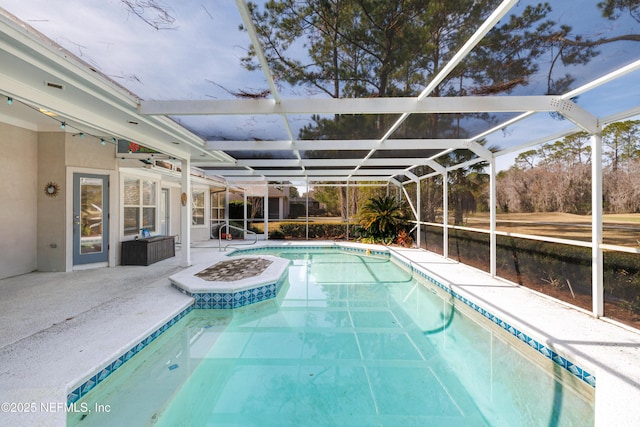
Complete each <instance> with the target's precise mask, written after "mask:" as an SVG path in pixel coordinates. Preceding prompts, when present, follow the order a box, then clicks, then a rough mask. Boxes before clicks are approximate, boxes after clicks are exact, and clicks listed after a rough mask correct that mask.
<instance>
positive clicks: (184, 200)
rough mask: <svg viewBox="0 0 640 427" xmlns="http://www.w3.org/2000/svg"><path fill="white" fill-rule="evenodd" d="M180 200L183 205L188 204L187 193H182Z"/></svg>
mask: <svg viewBox="0 0 640 427" xmlns="http://www.w3.org/2000/svg"><path fill="white" fill-rule="evenodd" d="M180 201H181V202H182V206H186V205H187V193H182V194H181V195H180Z"/></svg>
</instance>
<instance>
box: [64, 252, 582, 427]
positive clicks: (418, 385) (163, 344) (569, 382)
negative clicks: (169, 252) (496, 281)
mask: <svg viewBox="0 0 640 427" xmlns="http://www.w3.org/2000/svg"><path fill="white" fill-rule="evenodd" d="M252 253H253V254H260V253H269V254H272V255H276V256H280V257H283V258H287V259H290V260H291V265H290V267H289V270H288V277H287V279H286V281H285V282H284V283H283V284H282V288H281V291H280V293H279V295H278V297H277V299H274V300H269V301H264V302H261V303H259V304H255V305H251V306H246V307H242V308H240V309H237V310H233V311H217V310H193V311H191V312H190V313H189V314H188V315H186V316H185V317H184V318H183V319H181V320H180V321H179V322H177V323H176V325H174V326H173V327H171V328H169V329H168V330H167V331H166V332H165V333H164V334H162V335H161V336H160V337H159V338H157V339H156V340H155V341H154V342H153V343H151V344H150V345H149V346H147V347H146V348H145V349H143V350H142V351H140V353H138V354H137V355H136V356H135V357H133V358H132V359H131V360H130V361H129V362H127V363H126V364H125V365H123V366H122V367H121V368H120V369H118V370H117V371H115V373H113V374H112V375H111V376H109V377H108V378H107V379H106V380H105V381H104V382H102V383H101V384H100V385H99V386H97V387H96V388H95V389H93V390H92V391H91V392H90V393H89V394H87V395H86V396H85V397H84V398H83V399H82V400H81V401H80V403H83V402H84V403H86V404H87V405H88V407H90V408H93V407H95V405H96V404H98V405H103V407H107V406H106V405H108V407H109V408H110V411H109V412H96V411H94V412H92V413H88V414H87V413H84V414H77V413H76V414H70V415H69V419H68V421H69V424H70V425H81V426H89V425H114V423H115V424H117V423H118V421H117V419H116V417H118V419H121V420H123V421H122V422H123V423H124V424H126V425H149V424H154V425H158V426H165V425H166V426H175V425H189V426H193V425H230V424H233V425H350V426H351V425H390V426H391V425H393V426H397V425H403V426H404V425H442V424H454V425H505V426H506V425H509V426H511V425H532V426H533V425H543V424H544V425H560V426H562V425H581V426H582V425H592V424H593V418H594V417H593V394H594V393H593V388H592V387H590V386H588V385H587V384H586V383H584V382H583V381H580V380H577V379H576V378H575V376H572V375H571V374H570V373H569V372H568V371H567V370H565V369H562V368H559V367H558V365H557V364H554V363H553V362H552V361H551V360H550V359H547V358H544V357H542V356H541V355H540V354H539V353H538V352H536V351H535V350H533V349H531V347H529V346H527V345H526V344H524V343H522V342H520V341H518V340H517V339H514V338H513V337H512V336H511V335H510V334H509V333H508V332H506V331H504V330H502V329H500V328H496V327H494V326H495V325H493V324H492V322H491V321H490V320H488V319H487V318H485V317H482V316H478V315H477V313H475V312H474V310H473V309H471V308H470V307H469V306H467V305H466V304H463V303H461V302H460V301H459V300H457V299H455V298H453V297H452V296H451V295H450V294H446V293H444V292H442V291H441V290H440V289H439V288H437V287H436V286H433V285H432V284H431V283H428V282H426V281H425V280H424V279H423V278H422V277H419V276H418V277H416V276H417V275H416V273H415V272H412V271H410V270H407V269H406V268H403V267H402V266H399V265H398V264H397V263H396V262H395V261H394V260H393V259H391V258H390V257H388V256H384V255H380V254H377V255H376V254H372V255H365V254H363V253H348V252H345V251H343V250H335V249H332V250H329V249H306V250H303V251H301V250H299V249H298V250H280V251H278V250H273V249H272V250H268V252H266V251H264V250H261V251H253V252H252ZM119 417H122V418H119Z"/></svg>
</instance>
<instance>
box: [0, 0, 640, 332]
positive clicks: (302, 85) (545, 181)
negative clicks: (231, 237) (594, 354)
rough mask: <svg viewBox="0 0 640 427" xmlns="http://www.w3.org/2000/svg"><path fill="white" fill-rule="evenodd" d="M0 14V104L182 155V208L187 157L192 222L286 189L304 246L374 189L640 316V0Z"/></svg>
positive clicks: (631, 316) (127, 7) (346, 219)
mask: <svg viewBox="0 0 640 427" xmlns="http://www.w3.org/2000/svg"><path fill="white" fill-rule="evenodd" d="M17 3H19V4H17ZM0 6H2V7H4V8H5V9H6V10H5V11H4V13H3V14H2V27H3V31H2V39H1V40H0V43H1V45H0V47H1V51H0V52H1V54H2V58H1V63H2V66H1V68H0V73H1V74H2V80H3V83H2V84H1V86H0V90H1V92H2V95H4V96H5V98H6V100H7V102H5V103H3V107H2V111H0V113H1V114H3V115H11V114H13V112H15V111H17V110H18V109H22V111H23V113H24V114H31V115H38V117H40V116H42V120H45V121H48V123H52V124H53V125H55V127H56V128H58V127H61V126H62V127H65V128H66V129H67V132H69V131H71V132H73V133H74V134H75V135H81V136H83V135H86V139H87V140H92V141H93V142H92V143H94V144H102V145H105V144H115V143H116V142H117V141H118V140H127V141H134V142H135V143H137V144H140V145H141V146H144V147H147V148H148V149H149V151H148V152H147V153H146V154H144V155H140V154H138V153H131V152H129V153H127V152H117V154H116V156H117V157H119V158H121V161H122V162H123V164H124V162H131V161H134V162H138V163H137V166H136V167H144V168H147V169H150V170H155V169H157V168H159V165H158V163H159V162H164V163H165V164H168V165H169V169H171V170H172V171H178V169H179V170H180V173H181V174H182V175H181V178H180V180H179V182H180V185H181V189H182V193H183V194H184V195H185V197H186V200H184V201H183V205H186V206H187V207H188V206H191V205H192V203H193V200H192V192H191V191H190V188H191V187H190V185H191V183H190V181H189V176H190V174H189V171H192V172H193V174H196V175H198V176H199V177H200V178H202V179H211V180H215V183H216V185H215V188H216V190H215V191H213V190H212V191H211V201H207V206H208V207H209V208H210V212H206V214H205V213H204V202H203V204H202V206H195V205H194V206H195V209H202V210H203V221H211V222H228V221H229V220H230V218H229V211H230V206H229V203H230V201H232V200H233V198H234V197H235V198H236V199H237V200H239V201H240V202H241V205H242V204H244V206H247V199H248V198H251V199H254V200H257V201H261V203H262V204H263V205H262V207H261V209H262V210H261V212H262V214H261V215H262V217H263V218H264V220H263V221H264V228H263V229H262V230H260V233H264V235H265V236H266V237H268V235H269V229H270V227H271V229H275V222H277V221H282V220H286V219H287V218H289V217H290V216H291V215H290V212H284V211H285V210H286V209H289V207H288V206H289V201H288V200H287V198H288V197H289V196H290V194H285V193H282V194H284V195H283V196H282V197H281V198H279V196H277V195H275V194H274V191H280V192H283V189H290V188H296V189H297V191H298V196H299V197H298V200H299V204H301V205H302V206H303V208H302V209H298V214H299V216H298V218H297V220H298V222H299V223H300V224H303V225H304V227H305V230H306V232H305V234H304V236H303V237H301V238H309V231H308V230H309V222H310V220H311V221H313V219H312V218H310V215H309V210H310V202H309V199H310V197H309V195H310V194H311V196H313V194H314V192H315V193H316V194H317V193H318V192H321V191H322V189H326V188H332V189H337V191H336V192H335V193H334V194H335V196H334V197H337V198H339V199H340V202H341V205H342V213H341V216H342V221H341V222H340V224H342V225H343V226H344V227H345V228H344V230H345V231H344V233H342V234H341V235H340V238H343V239H354V238H356V237H357V236H356V235H355V232H354V231H352V228H351V227H350V226H352V225H355V224H357V222H358V215H357V212H356V211H355V208H354V206H355V204H354V203H353V200H349V198H350V197H352V198H353V197H356V192H357V190H355V189H363V188H378V189H380V192H382V193H384V194H389V195H392V196H394V197H398V198H399V199H401V200H402V201H403V203H404V206H405V207H406V209H407V211H408V212H409V213H410V218H409V220H410V223H411V225H410V231H411V234H412V236H413V240H414V245H415V246H417V247H419V248H423V249H425V250H428V251H433V252H436V253H439V254H441V255H443V256H444V257H448V258H453V259H456V260H459V261H461V262H463V263H466V264H469V265H472V266H474V267H476V268H479V269H481V270H484V271H486V272H487V273H488V274H490V275H491V276H499V277H503V278H505V279H508V280H511V281H514V282H516V283H519V284H521V285H524V286H528V287H531V288H533V289H535V290H537V291H540V292H543V293H547V294H549V295H551V296H554V297H556V298H559V299H562V300H564V301H566V302H568V303H570V304H572V305H575V306H578V307H581V308H583V309H585V310H588V311H590V312H591V313H593V315H594V316H598V317H600V316H607V317H610V318H613V319H615V320H618V321H621V322H623V323H626V324H629V325H632V326H635V327H636V328H637V327H638V326H639V325H640V249H639V246H640V244H639V242H640V216H638V214H639V212H640V193H639V190H638V188H640V125H639V123H640V122H639V121H638V117H639V115H640V25H639V24H640V3H639V2H636V1H618V0H604V1H602V2H596V1H593V0H577V1H570V2H569V1H563V2H559V1H555V2H549V3H544V2H537V1H528V0H527V1H525V0H521V1H516V0H505V1H502V2H500V1H496V0H482V1H476V0H474V1H471V0H469V1H465V0H461V1H386V0H385V1H376V0H367V1H363V0H353V1H351V0H330V1H324V2H316V1H294V0H282V1H271V2H262V1H258V2H245V1H244V0H237V1H236V2H235V3H232V2H193V1H183V2H156V1H154V0H151V1H138V0H126V1H125V0H121V1H115V0H114V1H109V2H104V1H83V2H77V1H73V2H63V3H60V2H47V1H24V2H15V1H8V0H0ZM12 15H15V17H14V16H12ZM79 17H80V19H79ZM45 36H46V37H47V38H48V39H51V40H52V42H51V41H45V42H43V40H44V37H45ZM43 45H44V46H47V45H48V46H49V49H46V48H44V47H42V46H43ZM27 63H28V64H30V65H31V66H35V67H37V68H38V70H39V71H41V72H42V73H44V74H45V75H46V77H45V78H43V77H42V74H38V73H36V72H32V73H24V69H25V64H27ZM43 81H44V84H43ZM95 81H97V82H98V83H96V82H95ZM9 104H11V105H9ZM48 112H51V114H48V115H47V113H48ZM149 153H152V154H149ZM127 165H129V163H127ZM128 167H129V166H128ZM311 199H313V197H311ZM213 200H215V202H214V201H213ZM256 203H258V202H256ZM274 203H277V204H278V209H276V206H275V205H274ZM285 207H286V208H285ZM214 212H215V213H214ZM259 216H260V215H259ZM249 217H251V212H250V211H249V212H247V209H246V208H245V210H244V212H243V213H242V218H240V219H242V223H243V227H247V218H249ZM182 227H183V228H182V233H181V234H182V242H181V243H182V245H183V249H184V250H183V251H182V252H183V253H182V256H183V257H185V259H186V260H187V261H188V257H189V255H188V252H189V251H188V248H189V245H190V243H191V241H190V236H189V232H188V231H187V229H188V227H189V224H188V223H187V222H186V220H185V222H184V223H183V225H182ZM213 237H215V238H217V237H218V236H215V235H214V236H213Z"/></svg>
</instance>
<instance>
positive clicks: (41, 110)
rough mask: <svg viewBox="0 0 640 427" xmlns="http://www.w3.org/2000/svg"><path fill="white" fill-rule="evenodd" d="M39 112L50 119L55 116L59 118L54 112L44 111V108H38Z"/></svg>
mask: <svg viewBox="0 0 640 427" xmlns="http://www.w3.org/2000/svg"><path fill="white" fill-rule="evenodd" d="M38 111H40V112H41V113H42V114H44V115H45V116H49V117H55V116H57V114H56V113H54V112H53V111H49V110H46V109H44V108H38Z"/></svg>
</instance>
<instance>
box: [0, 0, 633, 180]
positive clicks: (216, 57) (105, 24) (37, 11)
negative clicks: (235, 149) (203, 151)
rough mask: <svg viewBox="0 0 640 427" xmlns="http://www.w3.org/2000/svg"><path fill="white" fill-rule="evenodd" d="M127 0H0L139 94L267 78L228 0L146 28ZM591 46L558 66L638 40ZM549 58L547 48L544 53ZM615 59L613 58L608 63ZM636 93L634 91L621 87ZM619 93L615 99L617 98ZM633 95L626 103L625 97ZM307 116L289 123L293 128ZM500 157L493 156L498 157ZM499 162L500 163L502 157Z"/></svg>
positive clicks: (207, 132)
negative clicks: (253, 66)
mask: <svg viewBox="0 0 640 427" xmlns="http://www.w3.org/2000/svg"><path fill="white" fill-rule="evenodd" d="M127 1H130V0H126V1H125V0H65V1H55V0H19V1H18V0H0V7H2V8H5V9H7V10H8V11H9V12H10V13H13V14H15V15H16V16H17V17H18V18H20V19H21V20H23V21H25V22H26V23H28V24H29V25H31V26H33V27H34V28H36V29H37V30H38V31H40V32H42V33H44V34H45V35H46V36H47V37H49V38H51V39H52V40H53V41H54V42H56V43H58V44H60V45H61V46H63V47H64V48H66V49H67V50H69V51H71V52H72V53H73V54H75V55H77V56H78V57H80V58H81V59H82V60H84V61H86V62H87V63H88V64H90V65H92V66H93V67H95V68H97V69H98V70H100V71H101V72H102V73H104V74H105V75H107V76H109V77H110V78H112V79H113V80H115V81H116V82H118V83H120V84H121V85H123V86H124V87H126V88H127V89H129V90H130V91H132V92H133V93H135V94H137V95H138V96H140V97H141V98H142V99H146V100H152V99H178V100H187V99H234V98H235V96H234V95H233V93H232V92H238V91H247V92H261V91H263V90H265V89H267V88H268V86H267V83H266V80H265V78H264V75H263V73H262V72H261V71H260V70H258V71H247V70H245V69H243V68H242V67H241V65H240V58H241V57H242V56H244V55H245V53H246V49H247V48H248V46H249V38H248V35H247V34H246V33H244V32H242V31H240V30H239V25H240V24H241V22H242V19H241V17H240V14H239V12H238V9H237V6H236V4H235V2H234V1H231V0H197V1H196V0H180V1H178V0H173V1H172V0H164V1H163V2H159V3H160V4H162V5H166V8H167V11H168V12H169V13H170V15H171V17H172V18H175V21H173V22H170V23H169V24H168V25H167V27H168V28H167V29H160V30H158V29H155V28H153V27H152V26H151V25H149V24H147V23H145V22H144V21H143V20H142V19H140V18H139V17H138V16H136V15H135V14H134V13H133V12H132V10H130V9H128V8H127V7H126V2H127ZM529 3H532V1H531V0H522V1H520V2H519V3H518V4H517V5H516V6H515V7H514V8H513V9H512V13H521V12H522V10H523V9H524V7H525V6H526V5H527V4H529ZM551 3H552V5H553V8H554V16H553V18H554V19H555V20H556V21H557V22H558V23H567V22H570V23H571V25H572V26H573V27H574V32H575V33H581V34H585V35H588V36H591V37H596V38H597V37H600V36H603V35H607V34H622V33H627V32H634V31H635V32H638V30H637V28H638V23H637V22H636V21H633V20H631V19H629V18H628V17H623V18H622V19H620V20H618V21H615V22H614V21H606V20H603V19H602V18H599V17H598V14H597V11H596V10H595V7H594V5H595V4H596V3H597V2H596V1H595V0H572V1H555V2H551ZM144 16H145V17H146V18H150V17H151V15H149V14H145V15H144ZM613 46H614V45H607V46H605V47H603V48H602V49H601V53H600V55H599V56H598V57H597V58H595V59H594V60H592V61H591V62H590V63H589V64H587V65H583V66H579V67H574V69H568V70H566V71H571V72H572V73H575V74H578V75H581V76H583V77H582V80H579V81H578V82H577V83H576V84H577V85H579V84H584V83H586V81H588V80H590V79H591V78H595V77H598V76H600V75H602V74H603V73H604V72H607V71H610V69H611V68H612V64H621V63H625V62H626V63H628V62H631V61H633V60H638V59H639V58H640V43H630V42H624V43H617V44H615V48H614V47H613ZM550 60H551V58H549V61H550ZM613 68H615V67H613ZM639 82H640V73H638V72H635V73H634V74H633V75H631V76H629V77H626V78H624V79H621V81H620V82H616V83H614V84H609V85H607V87H606V88H603V89H601V90H597V91H594V92H593V93H592V94H586V95H583V96H581V97H580V98H579V99H578V101H577V102H578V103H579V104H581V105H583V106H586V107H587V109H588V110H589V111H591V112H592V113H594V114H597V115H608V114H611V112H613V111H617V110H620V109H625V108H631V107H633V106H636V105H637V104H638V101H637V99H638V98H640V84H638V83H639ZM541 87H544V88H546V75H545V74H544V73H540V74H539V75H538V76H537V77H536V78H534V79H533V80H532V82H531V83H530V84H529V85H528V86H526V87H522V88H521V91H522V92H523V93H524V94H538V95H541V94H543V93H542V92H540V90H541V89H540V88H541ZM281 90H282V93H281V95H282V96H283V97H298V96H302V95H305V93H306V92H305V91H304V90H302V89H300V88H297V89H292V88H289V87H287V86H286V85H282V86H281ZM629 91H631V92H632V93H631V95H634V94H637V95H638V97H635V96H629V95H630V94H629ZM623 103H625V104H623ZM634 103H635V105H633V104H634ZM181 120H182V121H183V122H184V124H185V125H186V126H187V127H189V128H190V129H192V130H193V131H195V132H196V133H198V134H200V135H202V136H204V137H205V138H206V137H212V138H220V139H254V138H255V139H288V137H287V134H286V132H285V130H284V129H283V126H282V120H281V118H279V117H276V116H258V117H251V118H247V117H242V116H240V117H230V116H221V117H181ZM307 120H308V118H307V117H297V118H293V119H292V120H290V124H291V126H292V128H293V129H294V134H297V131H298V129H300V128H301V127H302V126H303V125H304V124H305V123H307ZM563 126H566V124H565V123H559V122H557V121H554V120H553V119H549V117H548V115H547V116H544V115H541V116H538V117H536V118H535V119H531V120H529V121H528V123H527V124H526V126H525V124H524V123H523V124H522V125H515V126H511V127H510V128H508V129H506V130H505V131H504V132H498V133H496V134H494V135H492V136H491V137H490V138H489V144H490V145H498V146H500V147H503V148H504V147H508V146H516V145H519V144H520V143H522V142H523V141H526V140H527V139H531V138H532V137H537V136H538V135H544V134H547V135H548V134H550V133H553V132H555V131H552V130H553V129H555V128H562V127H563ZM505 160H506V159H502V160H501V162H500V163H501V164H502V163H505ZM504 167H506V166H504Z"/></svg>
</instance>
